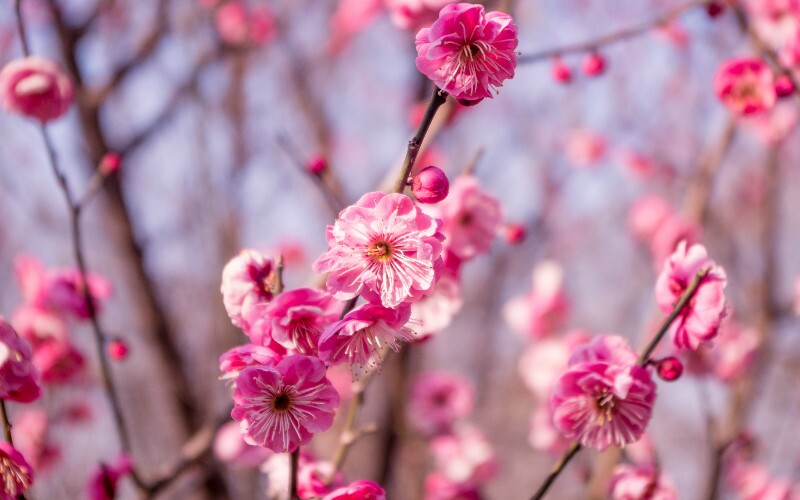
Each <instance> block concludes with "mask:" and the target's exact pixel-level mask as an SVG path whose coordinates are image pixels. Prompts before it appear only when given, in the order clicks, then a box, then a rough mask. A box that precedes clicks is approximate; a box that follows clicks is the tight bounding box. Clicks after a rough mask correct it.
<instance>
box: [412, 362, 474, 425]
mask: <svg viewBox="0 0 800 500" xmlns="http://www.w3.org/2000/svg"><path fill="white" fill-rule="evenodd" d="M474 401H475V394H474V389H473V387H472V383H471V382H470V381H469V380H467V379H466V378H464V377H463V376H461V375H458V374H456V373H451V372H446V371H429V372H422V373H420V374H419V375H417V376H416V378H415V379H414V381H413V383H412V385H411V395H410V397H409V401H408V411H407V417H406V418H407V419H408V422H409V424H410V425H411V426H413V427H414V428H416V429H417V430H418V431H419V432H421V433H423V434H425V435H434V434H443V433H446V432H450V430H451V429H452V427H453V424H454V423H456V422H457V421H458V420H461V419H464V418H466V417H469V416H470V414H471V413H472V407H473V404H474Z"/></svg>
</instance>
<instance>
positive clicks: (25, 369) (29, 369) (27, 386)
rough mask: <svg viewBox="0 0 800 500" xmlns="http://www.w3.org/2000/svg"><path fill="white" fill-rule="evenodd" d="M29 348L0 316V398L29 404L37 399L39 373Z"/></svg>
mask: <svg viewBox="0 0 800 500" xmlns="http://www.w3.org/2000/svg"><path fill="white" fill-rule="evenodd" d="M32 356H33V354H32V352H31V346H30V344H28V342H27V341H26V340H25V339H23V338H21V337H20V336H19V335H17V332H15V331H14V328H12V327H11V325H10V324H8V323H7V322H6V320H5V319H3V317H2V316H0V398H2V399H6V400H11V401H17V402H20V403H30V402H31V401H34V400H36V399H38V398H39V396H40V395H41V388H40V387H39V373H38V371H37V370H36V368H35V367H34V365H33V363H32Z"/></svg>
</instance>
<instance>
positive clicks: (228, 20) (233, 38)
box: [214, 0, 275, 45]
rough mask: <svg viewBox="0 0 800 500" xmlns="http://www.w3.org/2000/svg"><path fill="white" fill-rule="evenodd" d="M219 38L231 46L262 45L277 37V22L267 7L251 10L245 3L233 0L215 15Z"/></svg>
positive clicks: (221, 7) (220, 8)
mask: <svg viewBox="0 0 800 500" xmlns="http://www.w3.org/2000/svg"><path fill="white" fill-rule="evenodd" d="M214 25H215V26H216V28H217V33H219V37H220V38H221V39H222V41H224V42H225V43H228V44H231V45H262V44H264V43H266V42H268V41H270V40H271V39H272V38H273V37H274V36H275V20H274V19H273V16H272V12H270V10H269V9H267V7H266V6H265V5H261V6H260V7H259V8H258V9H249V8H248V7H247V5H245V3H244V2H241V1H239V0H232V1H229V2H226V3H225V4H223V5H222V6H220V7H219V8H218V9H217V10H216V12H215V13H214Z"/></svg>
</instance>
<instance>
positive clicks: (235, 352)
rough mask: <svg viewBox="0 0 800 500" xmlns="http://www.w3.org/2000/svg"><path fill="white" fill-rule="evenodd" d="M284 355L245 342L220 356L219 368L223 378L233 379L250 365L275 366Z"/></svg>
mask: <svg viewBox="0 0 800 500" xmlns="http://www.w3.org/2000/svg"><path fill="white" fill-rule="evenodd" d="M281 357H282V356H279V355H277V354H276V353H275V352H274V351H272V350H271V349H268V348H266V347H263V346H260V345H256V344H244V345H240V346H237V347H234V348H232V349H229V350H228V351H227V352H225V353H224V354H223V355H222V356H220V357H219V370H220V371H221V372H222V374H223V375H222V377H221V378H222V379H223V380H233V379H236V377H238V376H239V373H240V372H241V371H242V370H244V369H245V368H248V367H250V366H274V365H275V364H277V363H278V361H280V359H281Z"/></svg>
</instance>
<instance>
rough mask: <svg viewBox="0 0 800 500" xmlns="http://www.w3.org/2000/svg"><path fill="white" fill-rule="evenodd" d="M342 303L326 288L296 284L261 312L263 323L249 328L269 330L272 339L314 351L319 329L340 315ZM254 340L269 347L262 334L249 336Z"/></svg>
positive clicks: (295, 349) (297, 349) (264, 332)
mask: <svg viewBox="0 0 800 500" xmlns="http://www.w3.org/2000/svg"><path fill="white" fill-rule="evenodd" d="M340 309H341V305H340V304H339V303H338V302H337V301H336V300H334V299H333V297H331V296H330V295H329V294H328V293H327V292H324V291H322V290H318V289H316V288H297V289H295V290H288V291H286V292H283V293H281V294H279V295H277V296H275V298H274V299H273V300H272V302H270V303H269V304H268V305H267V307H266V308H264V311H263V312H262V321H263V322H264V324H263V327H262V325H259V326H258V327H257V328H254V329H252V330H249V331H248V333H251V334H252V333H254V332H259V334H260V335H264V336H266V335H267V334H269V335H270V336H271V337H272V339H273V340H275V342H277V343H278V344H280V345H281V346H283V347H284V348H286V349H289V350H291V351H292V352H298V353H300V354H309V355H316V354H317V345H318V344H319V340H320V336H321V335H322V332H323V331H324V330H325V328H327V327H328V326H329V325H330V324H331V323H333V322H334V321H336V320H337V319H338V318H339V310H340ZM250 338H251V340H252V341H253V342H254V343H257V344H261V345H264V346H267V347H269V341H268V340H267V339H266V338H265V337H261V338H257V337H255V336H254V335H253V336H251V337H250Z"/></svg>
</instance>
